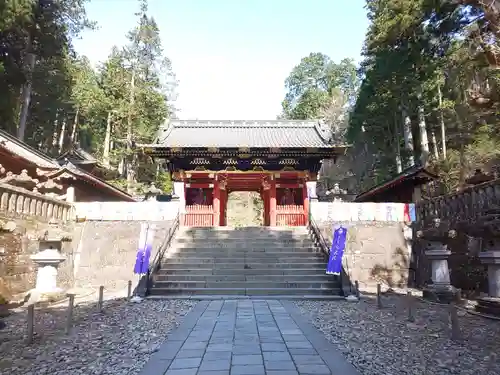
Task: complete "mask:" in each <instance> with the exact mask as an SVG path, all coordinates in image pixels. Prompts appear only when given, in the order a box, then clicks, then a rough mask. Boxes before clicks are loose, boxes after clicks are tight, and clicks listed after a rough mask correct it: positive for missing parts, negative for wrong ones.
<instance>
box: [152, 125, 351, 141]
mask: <svg viewBox="0 0 500 375" xmlns="http://www.w3.org/2000/svg"><path fill="white" fill-rule="evenodd" d="M330 138H331V133H330V129H329V127H328V126H327V125H323V124H322V123H321V122H320V121H286V120H274V121H195V120H192V121H182V120H171V121H169V122H168V123H167V124H166V125H164V126H163V127H161V128H160V130H159V133H158V138H157V141H156V143H157V145H158V146H163V147H220V148H224V147H228V148H229V147H256V148H258V147H283V148H285V147H286V148H302V147H333V146H341V145H333V144H332V143H331V142H330Z"/></svg>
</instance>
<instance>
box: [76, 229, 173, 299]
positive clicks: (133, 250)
mask: <svg viewBox="0 0 500 375" xmlns="http://www.w3.org/2000/svg"><path fill="white" fill-rule="evenodd" d="M150 224H154V225H155V226H156V231H155V237H154V241H153V253H152V254H151V260H152V259H153V258H154V256H155V254H156V251H157V250H158V248H159V247H160V245H161V244H162V242H163V240H164V239H165V237H166V235H167V233H168V230H169V229H170V226H171V224H172V221H158V222H150ZM140 231H141V222H140V221H87V222H83V223H77V224H76V226H75V238H77V239H75V241H74V251H75V271H74V272H75V286H76V287H80V288H98V287H99V286H101V285H103V286H104V287H105V289H106V290H117V291H118V290H124V289H126V287H127V283H128V280H132V281H133V283H134V285H135V284H136V282H137V281H138V278H137V276H136V275H134V273H133V269H134V264H135V259H136V254H137V248H138V242H139V234H140ZM82 233H83V237H82Z"/></svg>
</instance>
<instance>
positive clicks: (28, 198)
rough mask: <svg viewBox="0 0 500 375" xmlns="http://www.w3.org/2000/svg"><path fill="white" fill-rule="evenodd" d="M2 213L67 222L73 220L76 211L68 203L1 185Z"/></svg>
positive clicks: (0, 208)
mask: <svg viewBox="0 0 500 375" xmlns="http://www.w3.org/2000/svg"><path fill="white" fill-rule="evenodd" d="M0 212H5V213H11V214H17V215H19V214H20V215H25V216H36V217H38V218H41V219H44V220H50V219H52V218H54V219H56V220H62V221H67V220H71V219H72V218H73V213H74V210H73V206H72V205H71V204H70V203H68V202H66V201H63V200H59V199H55V198H51V197H48V196H46V195H42V194H40V193H34V192H31V191H28V190H26V189H22V188H19V187H16V186H12V185H8V184H4V183H0Z"/></svg>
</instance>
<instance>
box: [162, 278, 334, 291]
mask: <svg viewBox="0 0 500 375" xmlns="http://www.w3.org/2000/svg"><path fill="white" fill-rule="evenodd" d="M337 285H338V283H337V282H334V281H321V280H310V281H297V280H293V279H292V280H290V281H283V282H278V281H212V282H207V281H181V280H175V281H155V282H154V284H153V287H154V288H160V289H165V288H168V289H179V288H244V289H255V288H257V289H260V288H280V289H284V288H302V289H311V288H312V289H329V288H335V287H336V286H337Z"/></svg>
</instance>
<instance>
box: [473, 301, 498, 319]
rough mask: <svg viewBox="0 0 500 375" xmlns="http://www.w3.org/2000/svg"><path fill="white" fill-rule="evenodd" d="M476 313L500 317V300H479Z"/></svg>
mask: <svg viewBox="0 0 500 375" xmlns="http://www.w3.org/2000/svg"><path fill="white" fill-rule="evenodd" d="M476 311H477V312H480V313H483V314H488V315H494V316H498V317H500V298H495V297H481V298H479V299H478V300H477V305H476Z"/></svg>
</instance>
